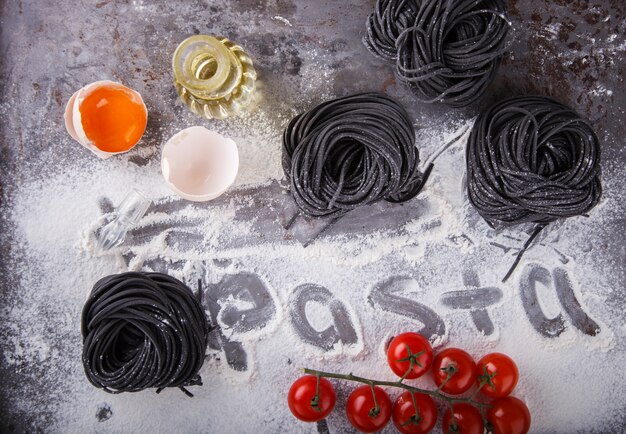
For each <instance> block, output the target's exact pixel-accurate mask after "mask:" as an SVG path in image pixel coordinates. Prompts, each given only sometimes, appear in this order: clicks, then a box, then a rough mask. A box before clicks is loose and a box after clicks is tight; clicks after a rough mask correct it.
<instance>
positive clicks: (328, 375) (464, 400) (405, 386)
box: [303, 368, 490, 408]
mask: <svg viewBox="0 0 626 434" xmlns="http://www.w3.org/2000/svg"><path fill="white" fill-rule="evenodd" d="M303 371H304V372H305V373H307V374H310V375H319V376H320V377H324V378H335V379H338V380H347V381H355V382H357V383H363V384H368V385H370V387H373V386H374V385H376V386H387V387H397V388H399V389H404V390H408V391H409V392H413V393H423V394H424V395H430V396H432V397H434V398H438V399H441V400H443V401H446V402H447V403H448V404H457V403H467V404H470V405H473V406H475V407H478V408H482V407H490V405H489V404H486V403H483V402H478V401H475V400H474V399H472V398H471V397H470V398H454V397H452V396H447V395H444V394H443V393H441V392H440V391H439V390H428V389H422V388H419V387H415V386H409V385H408V384H405V383H399V382H397V381H383V380H372V379H369V378H364V377H359V376H356V375H353V374H338V373H335V372H324V371H318V370H316V369H309V368H304V369H303ZM374 399H375V397H374Z"/></svg>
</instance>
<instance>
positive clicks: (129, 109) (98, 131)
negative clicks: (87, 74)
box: [64, 80, 148, 158]
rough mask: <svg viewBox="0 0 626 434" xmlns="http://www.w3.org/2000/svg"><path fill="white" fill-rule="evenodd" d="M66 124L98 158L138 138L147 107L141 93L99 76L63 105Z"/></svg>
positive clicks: (127, 146) (117, 151) (129, 145)
mask: <svg viewBox="0 0 626 434" xmlns="http://www.w3.org/2000/svg"><path fill="white" fill-rule="evenodd" d="M64 117H65V128H66V129H67V132H68V133H69V134H70V136H72V138H73V139H74V140H76V141H77V142H78V143H80V144H81V145H83V146H84V147H86V148H87V149H89V150H90V151H92V152H93V153H94V154H96V155H97V156H98V157H100V158H108V157H110V156H112V155H115V154H120V153H123V152H128V151H129V150H131V149H132V148H133V147H134V146H135V145H136V144H137V143H138V142H139V140H140V139H141V137H142V136H143V133H144V131H145V129H146V125H147V122H148V111H147V109H146V105H145V104H144V102H143V99H142V98H141V95H140V94H139V93H138V92H136V91H134V90H132V89H130V88H128V87H126V86H124V85H123V84H121V83H116V82H114V81H109V80H102V81H96V82H94V83H91V84H88V85H86V86H84V87H83V88H81V89H80V90H78V91H77V92H75V93H74V94H73V95H72V97H71V98H70V100H69V101H68V103H67V106H66V108H65V116H64Z"/></svg>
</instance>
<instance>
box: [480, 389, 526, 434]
mask: <svg viewBox="0 0 626 434" xmlns="http://www.w3.org/2000/svg"><path fill="white" fill-rule="evenodd" d="M490 405H491V407H489V409H487V420H488V421H489V423H490V424H491V425H492V426H493V432H494V434H526V433H527V432H528V430H529V429H530V412H529V411H528V407H526V404H524V402H523V401H522V400H520V399H517V398H515V397H514V396H507V397H504V398H496V399H494V400H493V401H491V404H490Z"/></svg>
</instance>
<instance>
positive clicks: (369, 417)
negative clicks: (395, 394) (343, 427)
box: [346, 385, 391, 433]
mask: <svg viewBox="0 0 626 434" xmlns="http://www.w3.org/2000/svg"><path fill="white" fill-rule="evenodd" d="M374 391H375V393H376V401H377V402H378V412H376V411H375V407H376V405H375V404H374V396H373V395H372V389H371V387H370V386H367V385H365V386H361V387H358V388H356V389H355V390H354V391H353V392H352V393H351V394H350V396H349V397H348V401H347V402H346V414H347V415H348V420H349V421H350V423H351V424H352V426H353V427H355V428H356V429H358V430H359V431H361V432H366V433H368V432H376V431H379V430H381V429H383V428H384V426H385V425H387V423H388V422H389V419H390V418H391V400H390V399H389V395H387V392H385V391H384V390H383V389H381V388H380V387H376V386H375V387H374Z"/></svg>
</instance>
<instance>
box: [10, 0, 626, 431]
mask: <svg viewBox="0 0 626 434" xmlns="http://www.w3.org/2000/svg"><path fill="white" fill-rule="evenodd" d="M137 3H141V2H133V1H130V0H126V1H124V0H119V1H118V0H103V1H99V2H95V1H93V2H92V1H88V0H78V1H75V2H74V1H72V2H70V1H64V0H54V1H44V0H39V1H37V0H32V1H25V0H6V1H0V13H1V16H0V26H1V33H0V52H1V53H2V61H1V62H2V63H1V69H0V78H1V79H0V90H1V92H2V102H1V104H0V140H1V141H0V188H1V193H2V194H1V196H0V201H1V202H0V211H1V213H0V261H1V263H0V285H1V286H0V303H2V304H4V303H5V302H6V301H7V300H9V299H10V300H12V301H15V300H17V299H16V298H15V297H13V295H14V294H13V291H14V290H15V288H17V285H16V282H17V281H18V280H19V276H15V275H14V274H13V273H12V270H13V268H14V267H13V266H14V264H15V263H16V261H19V258H20V247H19V246H16V245H15V243H14V241H15V240H14V238H13V235H12V225H13V223H12V222H11V221H10V210H11V207H12V205H13V203H14V201H15V195H16V194H17V193H18V191H19V186H20V185H22V184H23V183H24V182H25V181H27V180H28V179H32V178H33V177H39V176H45V174H48V173H52V172H54V171H55V170H57V168H58V167H60V166H62V165H63V162H64V161H67V160H72V161H76V160H77V161H78V162H80V161H82V160H85V161H87V160H88V159H91V158H92V156H91V155H87V153H86V152H84V153H77V152H76V149H75V148H74V147H73V146H68V144H69V139H68V138H67V136H66V132H65V130H64V127H63V110H64V104H65V102H66V101H67V100H68V98H69V97H70V95H71V94H72V93H73V92H74V91H75V90H76V89H78V88H79V87H80V86H82V85H83V84H85V83H88V82H91V81H94V80H96V79H102V78H111V79H116V80H121V81H123V82H125V83H126V84H128V85H130V86H131V87H133V88H141V89H143V91H142V94H143V95H144V99H146V101H147V103H148V104H149V106H150V107H151V111H150V117H149V126H148V130H147V133H146V136H145V138H144V140H143V144H142V146H143V147H144V148H145V149H148V152H143V153H141V154H138V153H130V154H129V155H128V158H129V161H131V162H133V163H134V164H137V165H139V166H142V165H145V164H146V163H147V162H148V161H150V160H153V159H157V158H158V150H159V148H160V146H161V144H162V143H163V141H164V139H165V138H167V137H169V136H170V135H171V134H172V133H173V132H174V131H176V130H177V129H179V128H180V125H181V121H180V120H181V119H182V124H190V123H193V122H195V118H193V115H191V114H189V113H187V112H186V111H185V109H184V108H183V107H182V105H181V104H179V103H178V102H177V100H176V98H177V95H176V92H175V90H174V88H173V86H171V84H170V80H171V78H170V56H171V53H172V52H173V50H174V48H175V47H176V44H177V43H178V42H179V41H181V40H182V39H184V37H186V36H188V35H189V34H192V33H214V34H223V35H225V36H228V37H229V38H231V39H232V40H235V41H237V42H239V43H241V44H242V45H243V46H244V47H245V48H246V50H247V51H248V52H249V53H250V54H251V55H252V57H253V58H254V59H255V62H256V65H257V68H258V71H259V77H260V80H261V81H262V82H263V84H264V86H265V90H264V93H265V95H266V103H267V104H269V105H274V106H275V107H276V119H270V122H276V123H279V122H282V121H281V119H282V117H281V116H283V115H284V113H285V105H284V101H294V103H293V104H294V105H295V106H296V107H298V108H302V107H301V106H302V103H301V98H300V97H299V92H300V87H301V85H303V83H302V77H301V68H302V67H303V62H305V58H306V55H305V54H306V52H307V50H309V49H310V48H311V47H317V48H319V49H322V50H325V51H326V52H327V53H328V56H329V59H332V61H331V67H332V71H333V76H332V81H333V90H334V93H335V94H337V95H345V94H348V93H351V92H354V91H357V90H380V91H384V92H388V93H390V94H392V95H394V96H397V97H398V98H399V99H401V100H402V102H403V103H404V104H405V105H406V106H407V107H409V110H410V111H411V113H412V114H414V115H415V116H417V117H419V118H420V119H429V118H433V119H437V118H438V117H440V116H441V115H442V113H445V112H446V111H447V109H446V108H445V107H442V106H438V105H435V106H429V107H424V106H420V105H419V104H417V103H415V101H413V100H412V98H411V96H410V94H408V93H407V92H405V91H404V89H403V88H402V86H400V85H399V84H398V83H397V82H396V80H395V78H394V76H393V74H392V71H391V69H390V68H388V67H386V66H383V63H382V62H379V61H377V60H376V59H374V58H373V57H372V56H371V55H369V53H367V51H366V50H365V48H364V47H363V45H362V44H361V41H360V38H361V36H362V34H363V31H364V25H363V23H364V20H365V17H366V16H367V14H369V12H370V11H371V10H372V6H373V3H374V2H373V1H372V0H368V1H366V2H361V1H358V0H348V1H332V0H322V1H308V0H241V1H233V2H231V4H230V5H229V6H222V5H220V4H219V3H218V2H211V1H203V0H194V1H168V2H165V1H163V2H161V3H160V4H159V5H158V6H156V7H150V8H141V7H136V4H137ZM363 3H365V4H363ZM509 10H510V19H511V21H512V22H513V24H514V28H513V31H512V32H511V34H510V52H509V54H508V55H507V56H506V57H505V58H504V61H503V63H502V65H501V67H500V69H499V72H498V74H497V76H496V80H495V82H494V83H493V84H492V86H491V88H490V91H489V93H488V95H487V96H486V97H485V98H483V99H482V100H481V101H480V102H479V103H478V104H476V105H474V106H472V107H469V108H467V109H464V110H465V111H466V112H467V113H476V112H477V111H478V110H479V109H480V108H481V107H484V106H486V105H487V104H489V103H491V102H493V101H496V100H498V99H500V98H502V97H505V96H509V95H515V94H528V93H538V94H544V95H550V96H553V97H555V98H556V99H558V100H560V101H562V102H564V103H566V104H569V105H571V106H573V107H575V108H576V109H577V110H578V111H579V112H580V113H581V114H583V115H584V116H585V117H587V118H588V119H589V120H590V121H591V122H592V124H593V126H594V127H595V129H596V131H597V132H598V136H599V137H600V140H601V141H602V143H603V175H604V177H605V179H614V178H615V177H616V176H619V175H620V174H621V175H623V173H624V172H623V170H622V167H623V166H624V163H625V162H626V156H625V154H624V138H625V137H626V122H624V120H625V119H626V116H625V109H626V85H625V83H624V79H625V78H626V60H625V53H624V44H623V41H624V39H625V38H626V21H625V20H626V6H625V4H624V2H623V0H603V1H596V2H587V1H582V0H574V1H565V0H536V1H525V0H509ZM275 16H280V17H284V18H285V19H287V20H289V22H290V23H292V25H293V27H287V26H286V25H285V24H284V23H283V22H281V21H280V20H275V19H272V17H275ZM247 20H256V21H255V22H256V23H257V24H258V23H262V24H263V26H262V28H263V29H265V31H264V32H259V31H254V32H251V31H250V26H248V25H247V24H246V22H247ZM255 28H258V26H255ZM614 35H617V40H615V37H614ZM611 38H613V39H611ZM620 41H622V43H621V44H620ZM607 90H609V92H607ZM229 122H231V121H229ZM163 125H165V127H162V126H163ZM611 188H613V189H615V190H617V191H620V190H623V189H624V188H625V183H624V179H621V180H620V179H615V182H613V183H612V187H611ZM609 193H610V192H609ZM612 224H613V228H612V230H613V233H616V234H618V235H617V236H614V237H612V236H608V235H607V236H606V239H605V245H604V246H603V250H602V252H603V253H602V254H604V255H607V257H609V256H610V257H612V258H617V261H616V262H617V263H618V264H620V263H621V264H622V265H623V264H624V256H625V253H624V245H625V241H626V240H625V237H624V225H623V221H616V222H613V223H612ZM345 230H346V231H349V230H350V228H349V227H347V228H346V229H345ZM610 232H611V231H607V233H610ZM622 282H623V280H622ZM610 301H611V302H613V303H615V304H616V305H617V306H619V305H620V304H621V305H623V303H624V299H623V298H622V299H616V300H610ZM4 308H7V309H8V308H10V306H4ZM59 308H62V307H59ZM0 321H2V319H1V318H0ZM616 326H617V327H621V325H616ZM621 345H623V342H622V343H621ZM0 348H1V346H0ZM0 365H2V362H1V361H0ZM39 375H41V373H40V372H38V371H37V368H32V367H31V368H30V370H27V372H25V373H24V372H13V371H12V370H11V369H10V368H7V367H6V366H1V367H0V377H1V378H0V386H1V387H0V397H1V402H0V419H1V420H2V421H1V422H0V427H1V428H3V429H4V430H8V431H45V430H46V425H45V421H46V420H53V419H54V417H55V415H54V412H53V409H54V406H50V407H46V408H45V409H44V410H42V411H45V412H48V413H46V414H43V415H42V414H39V411H38V410H37V409H24V408H15V407H14V406H13V405H12V394H15V393H19V390H20V388H21V387H22V384H28V385H29V386H30V387H36V385H37V382H38V378H39ZM54 393H55V391H54V390H41V394H42V397H43V398H42V399H43V400H47V399H53V397H54ZM47 397H49V398H47ZM589 417H591V418H593V413H590V415H589ZM623 420H624V415H623V414H621V415H620V414H617V415H616V419H615V420H608V421H605V420H598V421H597V426H598V432H603V431H604V430H605V428H603V427H610V428H607V429H613V428H614V427H616V426H618V425H619V424H620V423H622V422H623ZM42 421H43V422H42ZM42 423H43V425H42ZM569 429H570V427H568V428H566V429H565V430H564V431H563V432H567V431H568V430H569Z"/></svg>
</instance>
